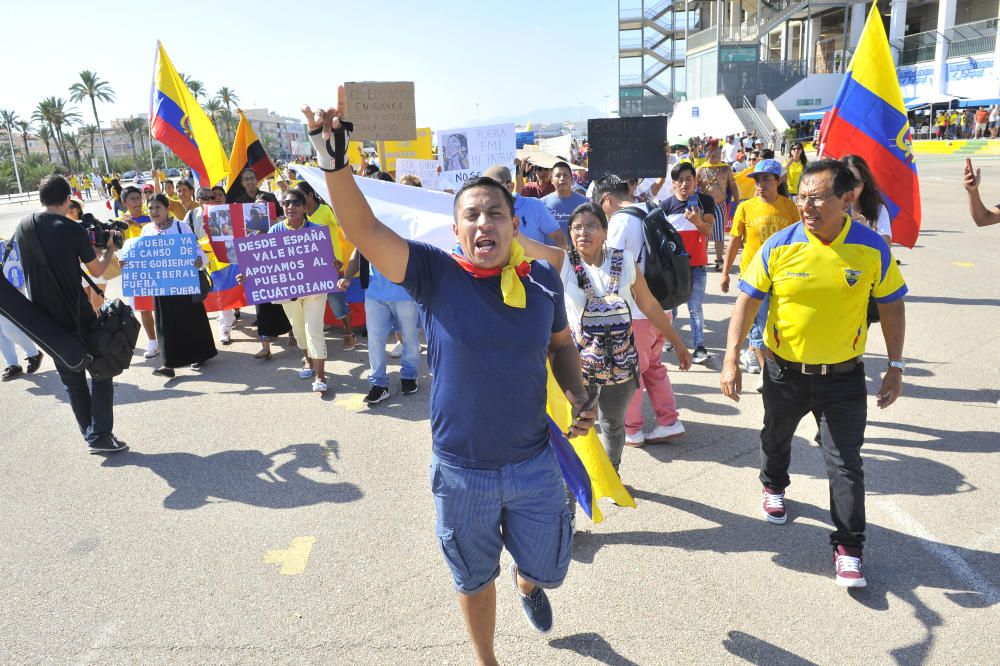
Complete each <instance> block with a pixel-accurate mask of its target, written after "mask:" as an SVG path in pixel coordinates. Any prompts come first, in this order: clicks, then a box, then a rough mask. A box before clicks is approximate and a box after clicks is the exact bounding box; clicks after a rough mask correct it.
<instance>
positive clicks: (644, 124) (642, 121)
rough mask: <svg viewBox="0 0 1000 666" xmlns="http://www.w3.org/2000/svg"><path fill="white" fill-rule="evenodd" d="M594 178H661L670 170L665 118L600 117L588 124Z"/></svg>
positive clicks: (590, 158) (589, 121)
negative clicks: (610, 176)
mask: <svg viewBox="0 0 1000 666" xmlns="http://www.w3.org/2000/svg"><path fill="white" fill-rule="evenodd" d="M587 139H588V140H589V142H590V152H589V153H588V155H589V160H590V161H589V166H590V177H591V178H595V179H596V178H600V177H602V176H606V175H608V174H611V173H613V174H615V175H616V176H620V177H621V178H659V177H661V176H662V175H663V174H664V172H665V170H666V156H665V155H664V153H663V143H664V141H666V139H667V119H666V117H665V116H650V117H646V118H598V119H591V120H588V121H587Z"/></svg>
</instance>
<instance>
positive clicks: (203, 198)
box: [198, 194, 215, 201]
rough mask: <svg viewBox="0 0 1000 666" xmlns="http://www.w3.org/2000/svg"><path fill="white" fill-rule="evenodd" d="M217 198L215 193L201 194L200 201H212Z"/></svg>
mask: <svg viewBox="0 0 1000 666" xmlns="http://www.w3.org/2000/svg"><path fill="white" fill-rule="evenodd" d="M214 198H215V195H214V194H199V195H198V201H211V200H212V199H214Z"/></svg>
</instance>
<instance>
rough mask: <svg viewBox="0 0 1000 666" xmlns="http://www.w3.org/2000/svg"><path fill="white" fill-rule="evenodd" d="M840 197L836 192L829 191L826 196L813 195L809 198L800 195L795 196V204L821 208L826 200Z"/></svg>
mask: <svg viewBox="0 0 1000 666" xmlns="http://www.w3.org/2000/svg"><path fill="white" fill-rule="evenodd" d="M839 196H840V195H839V194H837V193H836V192H833V191H830V192H828V193H827V194H813V195H811V196H803V195H801V194H796V195H795V197H794V198H795V203H797V204H798V205H800V206H814V207H819V206H822V205H823V204H824V203H825V202H826V201H827V200H829V199H832V198H833V197H839Z"/></svg>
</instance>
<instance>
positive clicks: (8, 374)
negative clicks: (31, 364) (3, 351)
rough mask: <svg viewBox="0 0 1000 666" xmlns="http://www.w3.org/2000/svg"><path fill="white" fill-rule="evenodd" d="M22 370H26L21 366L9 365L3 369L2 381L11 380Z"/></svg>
mask: <svg viewBox="0 0 1000 666" xmlns="http://www.w3.org/2000/svg"><path fill="white" fill-rule="evenodd" d="M22 372H24V371H23V370H22V369H21V366H19V365H8V366H7V367H6V368H4V369H3V376H2V377H0V381H5V382H6V381H10V380H11V379H14V377H17V376H18V375H20V374H21V373H22Z"/></svg>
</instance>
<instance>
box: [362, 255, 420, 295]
mask: <svg viewBox="0 0 1000 666" xmlns="http://www.w3.org/2000/svg"><path fill="white" fill-rule="evenodd" d="M365 298H374V299H376V300H379V301H409V300H411V299H410V295H409V294H408V293H406V289H404V288H403V287H402V285H398V284H396V283H395V282H392V281H390V280H389V278H387V277H386V276H384V275H382V274H381V273H379V272H378V271H377V270H375V267H374V266H372V265H371V264H369V265H368V289H366V290H365Z"/></svg>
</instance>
